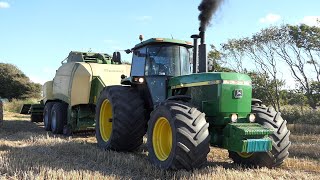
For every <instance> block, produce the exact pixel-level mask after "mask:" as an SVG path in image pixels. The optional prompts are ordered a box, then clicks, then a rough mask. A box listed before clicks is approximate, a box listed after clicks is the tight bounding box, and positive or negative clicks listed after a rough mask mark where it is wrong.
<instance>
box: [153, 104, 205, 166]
mask: <svg viewBox="0 0 320 180" xmlns="http://www.w3.org/2000/svg"><path fill="white" fill-rule="evenodd" d="M208 127H209V124H208V123H207V122H206V119H205V114H204V113H201V112H200V111H198V110H197V109H196V108H195V107H193V106H192V105H189V104H188V103H185V102H180V101H167V102H165V103H163V104H161V105H159V106H158V107H157V108H156V109H155V110H154V111H153V112H152V113H151V118H150V121H149V124H148V143H147V146H148V151H149V159H150V161H151V163H153V164H155V165H156V166H158V167H160V168H163V169H187V170H192V169H195V168H199V167H201V166H202V165H204V164H205V163H206V162H207V154H208V153H209V140H210V135H209V131H208Z"/></svg>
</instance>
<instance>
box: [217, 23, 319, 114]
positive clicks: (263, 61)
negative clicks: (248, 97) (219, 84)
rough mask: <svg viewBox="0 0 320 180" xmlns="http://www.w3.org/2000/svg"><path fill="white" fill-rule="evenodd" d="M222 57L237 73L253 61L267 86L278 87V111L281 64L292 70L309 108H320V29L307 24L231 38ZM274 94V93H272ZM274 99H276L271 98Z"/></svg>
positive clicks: (225, 45)
mask: <svg viewBox="0 0 320 180" xmlns="http://www.w3.org/2000/svg"><path fill="white" fill-rule="evenodd" d="M222 54H224V55H225V56H224V57H227V58H229V61H231V62H232V64H233V65H235V66H236V68H232V69H235V70H236V71H237V72H244V68H243V67H246V66H248V64H244V63H243V62H244V59H247V60H251V61H253V64H254V65H255V71H256V72H258V73H260V74H263V75H267V76H268V81H266V82H267V83H272V84H273V86H275V90H276V93H275V94H274V96H275V100H276V108H275V109H278V110H279V109H280V104H281V102H282V100H281V97H280V91H281V88H282V86H283V85H282V83H283V81H281V80H279V68H283V67H280V65H279V62H280V61H282V62H284V64H285V65H286V67H287V68H288V69H289V70H290V71H291V74H292V77H293V78H294V79H295V81H296V83H297V85H298V86H299V89H300V90H301V92H302V93H303V94H304V95H305V96H306V98H307V100H308V101H307V102H308V105H309V106H310V107H312V108H316V106H317V105H318V104H319V91H318V87H319V86H318V83H319V82H320V28H319V27H310V26H307V25H304V24H302V25H297V26H291V25H283V26H281V27H269V28H266V29H262V30H261V31H259V32H258V33H256V34H254V35H253V36H251V37H245V38H240V39H231V40H229V41H228V42H226V43H224V44H222ZM270 93H272V92H270ZM269 98H273V97H269Z"/></svg>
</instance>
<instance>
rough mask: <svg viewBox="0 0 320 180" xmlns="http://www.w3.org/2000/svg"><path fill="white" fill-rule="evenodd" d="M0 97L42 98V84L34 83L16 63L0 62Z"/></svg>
mask: <svg viewBox="0 0 320 180" xmlns="http://www.w3.org/2000/svg"><path fill="white" fill-rule="evenodd" d="M0 84H1V88H0V98H1V97H2V98H8V99H13V98H16V99H27V98H40V96H41V85H40V84H38V83H33V82H31V81H30V79H29V78H28V77H27V76H26V75H25V74H24V73H23V72H22V71H21V70H20V69H18V68H17V67H16V66H15V65H13V64H5V63H0Z"/></svg>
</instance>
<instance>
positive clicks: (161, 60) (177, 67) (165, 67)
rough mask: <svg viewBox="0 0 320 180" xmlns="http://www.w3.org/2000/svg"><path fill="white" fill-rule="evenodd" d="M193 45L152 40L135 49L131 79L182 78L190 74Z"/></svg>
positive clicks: (171, 40) (169, 40) (157, 39)
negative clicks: (148, 77) (150, 77)
mask: <svg viewBox="0 0 320 180" xmlns="http://www.w3.org/2000/svg"><path fill="white" fill-rule="evenodd" d="M190 48H192V45H191V43H189V42H186V41H180V40H174V39H163V38H152V39H149V40H146V41H144V42H141V43H140V44H137V45H136V46H135V47H134V48H133V49H132V53H133V58H132V69H131V77H134V76H181V75H187V74H190V72H191V68H190Z"/></svg>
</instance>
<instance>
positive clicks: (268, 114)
mask: <svg viewBox="0 0 320 180" xmlns="http://www.w3.org/2000/svg"><path fill="white" fill-rule="evenodd" d="M252 112H253V113H255V114H256V122H257V123H259V124H261V125H262V126H263V127H266V128H270V129H273V130H274V133H273V134H271V135H270V136H269V138H270V139H271V140H272V150H271V151H270V152H259V153H238V152H232V151H229V157H230V158H231V159H233V161H234V162H235V163H238V164H243V165H246V166H259V167H269V168H271V167H278V166H280V165H281V164H282V163H283V161H284V160H285V159H286V158H287V157H288V155H289V152H288V149H289V147H290V145H291V142H290V141H289V135H290V131H289V130H288V129H287V121H286V120H283V119H282V117H281V113H280V112H276V111H275V110H274V109H273V108H268V107H266V106H264V105H261V106H260V105H253V106H252Z"/></svg>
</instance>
